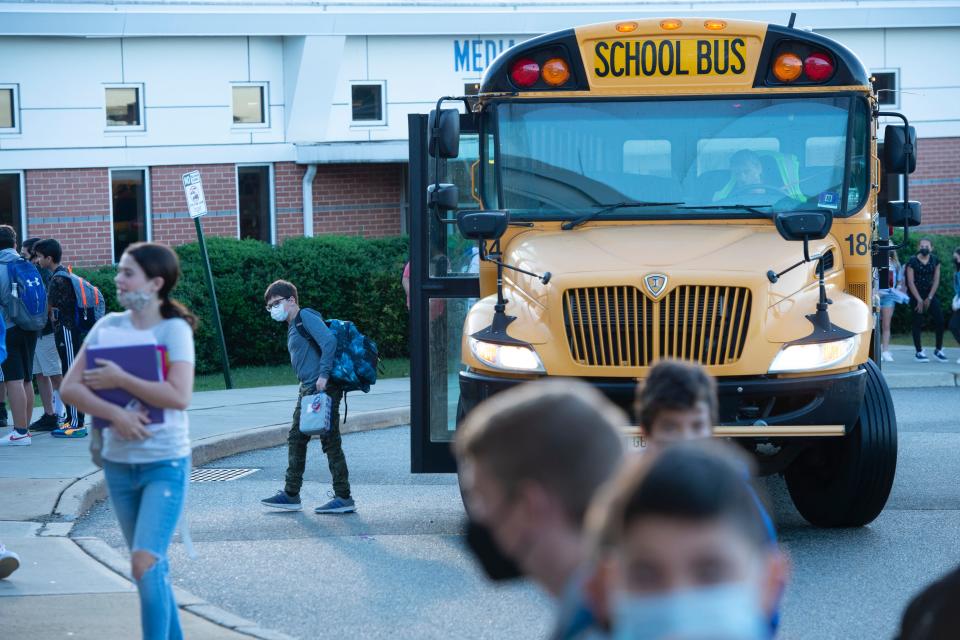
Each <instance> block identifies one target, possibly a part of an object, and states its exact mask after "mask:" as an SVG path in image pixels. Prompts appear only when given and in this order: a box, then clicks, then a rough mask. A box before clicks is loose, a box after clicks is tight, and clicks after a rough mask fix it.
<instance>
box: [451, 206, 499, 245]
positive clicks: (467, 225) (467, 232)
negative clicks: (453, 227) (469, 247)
mask: <svg viewBox="0 0 960 640" xmlns="http://www.w3.org/2000/svg"><path fill="white" fill-rule="evenodd" d="M509 222H510V216H509V214H508V213H507V212H506V211H469V210H466V211H461V212H460V213H458V214H457V229H459V230H460V235H462V236H463V237H464V238H466V239H467V240H496V239H497V238H499V237H500V236H502V235H503V233H504V232H505V231H506V230H507V224H509Z"/></svg>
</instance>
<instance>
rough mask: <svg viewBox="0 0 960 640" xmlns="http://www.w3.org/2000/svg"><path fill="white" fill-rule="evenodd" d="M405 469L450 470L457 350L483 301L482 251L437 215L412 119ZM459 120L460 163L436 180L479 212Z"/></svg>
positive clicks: (431, 170) (470, 137) (443, 163)
mask: <svg viewBox="0 0 960 640" xmlns="http://www.w3.org/2000/svg"><path fill="white" fill-rule="evenodd" d="M409 125H410V127H409V133H410V174H409V175H410V218H411V219H410V260H411V262H410V462H411V471H413V473H448V472H453V471H455V467H454V461H453V456H452V454H451V451H450V443H451V441H452V440H453V434H454V430H455V429H456V422H457V402H458V400H459V399H460V383H459V373H460V371H461V368H462V364H461V358H460V343H461V337H462V334H463V323H464V320H465V319H466V316H467V311H468V310H469V308H470V306H471V305H472V304H473V303H474V302H476V300H477V298H478V297H479V295H480V284H479V275H478V271H479V265H480V260H479V250H478V246H477V243H476V242H471V241H468V240H465V239H464V238H463V237H462V236H461V235H460V234H459V232H458V231H457V226H456V224H455V223H451V222H449V220H454V219H455V217H456V212H455V211H451V212H447V213H446V214H435V213H434V212H433V211H431V210H430V209H429V207H428V206H427V186H428V185H430V184H433V182H434V181H435V176H436V175H437V168H436V159H435V158H431V157H430V156H429V155H428V153H427V116H425V115H410V117H409ZM470 127H473V125H472V121H471V119H470V118H467V117H462V118H461V129H460V131H461V136H460V156H459V157H458V158H454V159H450V160H440V169H439V181H440V182H446V183H453V184H456V185H457V187H458V188H459V191H460V208H461V209H479V208H480V204H479V199H478V198H476V197H475V196H474V194H473V192H472V187H471V179H470V176H471V171H474V170H475V164H476V163H477V159H478V137H477V132H476V130H475V129H472V130H471V129H470Z"/></svg>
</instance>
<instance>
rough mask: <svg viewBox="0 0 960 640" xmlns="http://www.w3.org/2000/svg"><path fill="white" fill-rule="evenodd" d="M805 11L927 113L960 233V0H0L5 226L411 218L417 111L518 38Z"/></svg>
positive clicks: (0, 174) (59, 234)
mask: <svg viewBox="0 0 960 640" xmlns="http://www.w3.org/2000/svg"><path fill="white" fill-rule="evenodd" d="M791 11H796V12H797V13H798V17H797V25H798V26H802V27H810V28H813V29H814V30H816V31H817V32H819V33H822V34H824V35H826V36H828V37H831V38H833V39H835V40H838V41H839V42H842V43H843V44H845V45H847V46H848V47H849V48H850V49H851V50H852V51H854V52H855V53H856V54H857V55H858V56H859V57H860V58H861V60H863V62H864V65H865V66H866V67H867V68H868V69H870V70H871V71H872V72H873V73H874V74H875V75H876V77H877V79H878V87H881V88H883V89H885V90H884V91H883V92H881V94H880V95H881V97H882V99H883V102H884V103H886V105H887V106H889V107H890V108H891V109H898V110H902V111H903V112H904V113H905V114H907V116H908V117H909V118H910V119H911V124H914V125H915V126H916V127H917V131H918V135H919V137H920V143H919V156H920V167H919V169H918V172H917V174H915V176H914V180H913V181H912V182H911V185H912V187H914V186H915V188H914V189H913V190H912V191H911V197H913V198H916V199H919V200H921V201H922V202H923V204H924V222H925V225H924V226H925V227H926V228H928V229H929V230H932V231H942V232H947V233H960V213H958V211H957V202H958V199H960V68H958V66H957V65H956V64H954V63H952V62H951V61H953V60H956V59H960V2H929V3H920V2H907V1H896V0H890V1H884V0H878V1H876V2H867V3H865V2H854V1H834V2H826V1H824V2H801V3H792V4H787V3H740V4H737V5H732V4H729V3H725V2H724V3H720V2H710V1H700V2H694V3H692V4H691V3H682V4H680V3H671V2H665V3H661V4H658V5H650V4H643V5H640V4H631V3H622V4H619V5H612V4H600V3H595V4H589V3H583V2H578V3H570V2H562V1H554V2H546V1H544V2H538V1H535V0H527V1H518V2H509V3H508V2H504V3H501V2H488V3H467V2H458V1H456V0H448V1H446V2H392V3H387V2H381V3H372V2H364V1H361V0H356V1H353V2H348V1H344V2H339V3H326V4H322V5H320V4H313V3H306V2H303V3H298V2H295V1H286V2H284V1H278V2H265V1H264V2H247V3H243V2H232V3H218V2H212V3H210V4H196V3H186V2H176V1H174V2H132V3H126V4H110V5H105V4H98V3H85V2H74V3H70V4H53V3H45V2H30V3H18V2H2V1H0V223H3V224H12V225H13V226H14V227H16V228H17V229H18V231H19V233H20V234H21V237H30V236H44V237H56V238H58V239H60V240H61V242H62V243H63V244H64V248H65V253H66V255H67V259H68V261H70V262H74V263H77V264H106V263H110V262H112V261H114V260H115V259H117V258H118V257H119V253H120V252H122V249H123V247H124V246H126V244H129V243H130V242H133V241H136V240H144V239H151V240H158V241H162V242H169V243H171V244H177V243H180V242H186V241H189V240H191V239H192V223H191V221H190V219H189V216H188V214H187V209H186V201H185V199H184V196H183V191H182V187H181V184H180V176H181V174H182V173H186V172H187V171H190V170H193V169H199V170H200V171H201V175H202V176H203V180H204V188H205V191H206V196H207V203H208V208H209V209H210V214H208V216H207V218H205V220H204V228H205V230H206V231H207V232H208V233H212V234H217V235H226V236H233V237H251V238H257V239H260V240H263V241H266V242H279V241H282V240H283V239H284V238H286V237H290V236H295V235H312V234H315V233H317V234H319V233H351V234H362V235H367V236H378V235H396V234H399V233H402V232H403V230H404V229H405V222H404V212H405V202H406V177H405V176H406V155H407V143H406V139H407V114H409V113H423V112H426V111H428V110H430V109H431V108H432V107H433V105H434V104H435V102H436V99H437V98H438V97H439V96H441V95H454V94H456V95H462V94H463V93H465V92H469V91H470V90H471V88H472V85H474V84H475V83H477V82H479V80H480V78H481V76H482V74H483V71H484V70H485V69H486V67H487V66H488V65H489V64H490V62H492V60H493V58H495V57H496V56H497V55H499V54H500V53H501V52H502V51H504V50H505V49H507V48H508V47H509V46H511V44H513V43H517V42H521V41H523V40H526V39H528V38H530V37H533V36H536V35H539V34H541V33H545V32H549V31H554V30H558V29H565V28H569V27H572V26H576V25H581V24H589V23H592V22H602V21H608V20H621V19H627V18H638V17H639V18H642V17H655V16H657V17H660V16H662V17H681V18H682V17H685V16H689V15H698V16H710V17H713V16H716V17H727V18H741V19H754V20H760V21H766V22H775V23H781V24H784V23H786V21H787V20H788V18H789V14H790V12H791Z"/></svg>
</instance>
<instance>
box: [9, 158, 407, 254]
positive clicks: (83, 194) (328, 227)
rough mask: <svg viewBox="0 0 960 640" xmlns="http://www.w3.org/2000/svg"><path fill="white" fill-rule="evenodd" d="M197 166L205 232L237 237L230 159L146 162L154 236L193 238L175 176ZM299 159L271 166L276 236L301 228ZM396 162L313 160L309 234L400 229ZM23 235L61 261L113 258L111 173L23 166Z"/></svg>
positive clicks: (179, 240)
mask: <svg viewBox="0 0 960 640" xmlns="http://www.w3.org/2000/svg"><path fill="white" fill-rule="evenodd" d="M194 169H198V170H199V171H200V175H201V176H202V178H203V191H204V195H205V196H206V200H207V210H208V211H209V213H208V214H207V215H206V216H204V217H203V219H202V224H203V231H204V233H205V234H206V235H209V236H226V237H230V238H235V237H236V236H237V185H236V166H235V165H233V164H209V165H179V166H164V167H151V168H149V170H148V171H149V174H150V215H151V224H152V228H153V239H154V240H155V241H157V242H163V243H166V244H170V245H174V246H175V245H179V244H184V243H187V242H193V241H195V240H196V231H195V229H194V224H193V220H192V219H191V218H190V216H189V214H188V213H187V205H186V200H185V198H184V194H183V184H182V182H181V176H182V175H183V174H184V173H187V172H188V171H193V170H194ZM305 171H306V167H305V166H303V165H297V164H295V163H293V162H278V163H276V164H275V165H274V180H275V186H274V195H275V198H276V202H275V207H276V211H277V240H278V241H281V242H282V241H283V240H284V239H286V238H290V237H297V236H301V235H303V191H302V180H303V175H304V173H305ZM403 175H404V174H403V165H402V164H344V165H320V166H319V167H318V168H317V175H316V177H315V178H314V182H313V200H314V233H315V234H317V235H321V234H346V235H360V236H365V237H382V236H390V235H397V234H399V233H400V215H401V214H400V211H401V199H402V193H403V186H402V184H401V182H402V180H403ZM26 189H27V193H26V201H27V235H28V236H42V237H50V238H56V239H57V240H59V241H60V243H61V244H62V245H63V250H64V256H65V258H64V259H65V261H66V262H68V263H69V264H76V265H103V264H109V263H111V262H112V261H113V247H112V245H111V242H112V237H111V231H110V229H111V218H110V200H111V197H112V196H111V189H110V176H109V171H108V170H107V169H105V168H100V169H64V170H37V171H27V172H26Z"/></svg>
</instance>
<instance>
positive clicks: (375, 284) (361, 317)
mask: <svg viewBox="0 0 960 640" xmlns="http://www.w3.org/2000/svg"><path fill="white" fill-rule="evenodd" d="M176 251H177V254H178V255H179V256H180V265H181V269H182V271H183V277H182V279H181V280H180V283H179V284H178V285H177V287H176V289H175V290H174V292H173V295H174V297H175V298H177V299H178V300H180V301H181V302H182V303H184V304H185V305H186V306H187V307H188V308H189V309H190V310H192V311H193V312H194V313H195V314H197V316H198V317H199V318H200V325H199V328H198V329H197V334H196V345H197V371H198V372H201V373H206V372H212V371H216V370H218V369H219V367H220V351H219V345H218V344H217V341H216V336H215V333H214V328H213V319H212V318H213V316H212V311H211V305H210V299H209V296H208V293H207V286H206V281H205V279H204V273H203V263H202V262H201V260H200V248H199V245H198V244H196V243H194V244H188V245H183V246H180V247H177V248H176ZM207 252H208V253H209V255H210V266H211V270H212V271H213V278H214V283H215V285H216V293H217V302H218V304H219V307H220V318H221V321H222V323H223V330H224V335H225V336H226V342H227V351H228V352H229V355H230V364H231V366H234V365H235V366H249V365H255V366H256V365H273V364H282V363H284V362H287V361H288V355H287V340H286V328H287V325H286V324H282V325H281V324H280V323H277V322H274V321H273V320H271V319H270V316H269V314H267V313H266V311H265V310H264V299H263V293H264V291H266V289H267V286H268V285H269V284H270V283H271V282H273V281H274V280H279V279H283V280H289V281H290V282H292V283H293V284H294V285H296V287H297V289H298V291H299V294H300V304H301V306H304V307H312V308H314V309H317V310H318V311H320V312H321V313H322V314H323V315H324V317H326V318H340V319H344V320H351V321H353V322H354V323H355V324H356V325H357V328H359V329H360V331H362V332H363V333H365V334H366V335H368V336H369V337H370V338H371V339H373V340H374V341H375V342H376V343H377V345H378V347H379V348H380V355H381V356H382V357H406V356H407V355H408V350H407V334H408V331H407V320H408V316H407V309H406V297H405V296H404V293H403V287H402V286H401V284H400V274H401V271H402V270H403V264H404V262H405V261H406V260H407V239H406V238H378V239H365V238H357V237H352V236H351V237H345V236H322V237H317V238H294V239H290V240H288V241H287V242H285V243H284V244H283V245H282V246H280V247H274V246H271V245H269V244H266V243H263V242H259V241H256V240H234V239H229V238H208V239H207ZM76 271H77V273H78V274H80V275H82V276H83V277H85V278H87V279H88V280H90V282H92V283H93V284H95V285H97V286H98V287H100V290H101V291H103V293H104V297H105V298H106V300H107V310H108V311H115V310H117V303H116V289H115V287H114V285H113V276H114V274H115V272H116V270H115V269H114V268H113V267H102V268H99V269H93V270H90V269H77V270H76Z"/></svg>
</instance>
